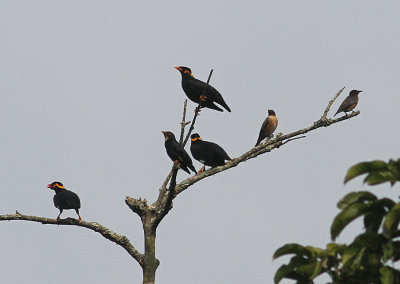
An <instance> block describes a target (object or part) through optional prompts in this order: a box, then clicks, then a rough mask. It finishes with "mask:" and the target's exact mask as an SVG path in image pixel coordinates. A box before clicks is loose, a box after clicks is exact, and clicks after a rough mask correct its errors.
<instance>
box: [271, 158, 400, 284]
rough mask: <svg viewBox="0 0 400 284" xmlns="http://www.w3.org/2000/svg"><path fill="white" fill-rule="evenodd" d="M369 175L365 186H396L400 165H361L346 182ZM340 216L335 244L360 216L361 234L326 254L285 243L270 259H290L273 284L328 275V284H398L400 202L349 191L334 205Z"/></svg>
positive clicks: (330, 247) (334, 227)
mask: <svg viewBox="0 0 400 284" xmlns="http://www.w3.org/2000/svg"><path fill="white" fill-rule="evenodd" d="M363 174H367V176H366V177H365V179H364V182H365V183H367V184H369V185H375V184H379V183H384V182H390V184H391V185H392V186H393V185H394V184H395V183H396V182H397V181H400V160H397V161H394V160H390V161H389V162H388V163H386V162H383V161H372V162H362V163H359V164H356V165H354V166H352V167H351V168H350V169H349V170H348V171H347V174H346V177H345V183H346V182H347V181H349V180H351V179H353V178H355V177H357V176H360V175H363ZM337 207H338V208H339V209H340V212H339V213H338V215H337V216H336V217H335V219H334V220H333V222H332V225H331V238H332V240H335V239H336V238H337V237H338V236H339V235H340V233H341V232H342V231H343V230H344V229H345V227H346V226H347V225H349V224H350V223H351V222H352V221H353V220H355V219H357V218H359V217H361V218H363V221H364V231H363V232H362V233H361V234H359V235H358V236H356V237H355V238H354V240H353V242H352V243H350V244H337V243H329V244H328V245H327V246H326V248H325V249H320V248H316V247H312V246H302V245H299V244H295V243H292V244H286V245H284V246H282V247H281V248H279V249H278V250H276V252H275V254H274V259H276V258H278V257H280V256H283V255H292V258H291V259H290V261H289V264H284V265H282V266H281V267H280V268H279V269H278V270H277V272H276V274H275V278H274V281H275V283H279V282H280V281H281V280H282V279H283V278H288V279H293V280H296V281H297V282H296V283H299V284H300V283H314V280H315V278H317V277H318V276H320V275H322V274H324V273H325V274H327V275H329V277H330V278H331V280H332V282H331V283H332V284H345V283H346V284H352V283H354V284H355V283H382V284H394V283H400V270H398V269H396V268H395V263H396V262H397V261H399V260H400V240H399V239H400V230H399V229H398V227H399V223H400V202H399V203H396V202H395V201H393V200H391V199H389V198H380V199H379V198H378V197H377V196H375V195H374V194H372V193H370V192H368V191H358V192H350V193H348V194H346V195H345V196H344V197H343V198H342V199H341V200H340V201H339V202H338V203H337Z"/></svg>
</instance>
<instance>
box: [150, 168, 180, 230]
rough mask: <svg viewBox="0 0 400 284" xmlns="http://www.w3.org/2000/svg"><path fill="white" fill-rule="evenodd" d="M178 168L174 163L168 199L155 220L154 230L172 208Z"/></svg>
mask: <svg viewBox="0 0 400 284" xmlns="http://www.w3.org/2000/svg"><path fill="white" fill-rule="evenodd" d="M178 169H179V168H178V167H177V166H176V165H175V164H174V167H173V169H172V173H173V174H172V177H171V183H170V184H169V188H168V191H167V193H166V194H167V195H168V196H167V199H166V201H165V202H164V205H163V206H162V208H161V210H160V211H159V213H158V214H157V215H156V218H155V219H154V221H153V228H154V230H155V229H156V228H157V227H158V224H160V222H161V220H162V219H163V218H164V217H165V215H167V214H168V212H169V211H170V210H171V209H172V200H173V199H174V197H175V186H176V175H177V173H178Z"/></svg>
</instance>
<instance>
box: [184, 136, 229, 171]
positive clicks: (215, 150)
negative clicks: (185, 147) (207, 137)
mask: <svg viewBox="0 0 400 284" xmlns="http://www.w3.org/2000/svg"><path fill="white" fill-rule="evenodd" d="M190 138H191V140H192V144H191V145H190V152H191V153H192V156H193V158H195V159H196V160H198V161H199V162H200V163H202V164H203V165H205V166H210V167H217V166H222V165H225V160H231V158H230V157H229V156H228V154H227V153H226V152H225V150H224V149H222V147H221V146H219V145H218V144H215V143H213V142H208V141H203V140H202V139H201V138H200V135H199V134H197V133H194V134H192V135H191V136H190Z"/></svg>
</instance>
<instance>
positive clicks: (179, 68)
mask: <svg viewBox="0 0 400 284" xmlns="http://www.w3.org/2000/svg"><path fill="white" fill-rule="evenodd" d="M174 68H175V69H177V70H179V71H180V72H182V68H181V67H179V66H176V67H174Z"/></svg>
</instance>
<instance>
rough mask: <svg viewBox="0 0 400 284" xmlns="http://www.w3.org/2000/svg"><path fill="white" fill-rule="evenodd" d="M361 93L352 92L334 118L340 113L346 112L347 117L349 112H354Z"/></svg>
mask: <svg viewBox="0 0 400 284" xmlns="http://www.w3.org/2000/svg"><path fill="white" fill-rule="evenodd" d="M361 92H362V91H358V90H352V91H350V93H349V95H348V96H347V98H345V99H344V101H343V102H342V104H341V105H340V107H339V109H338V110H337V112H336V113H335V115H334V116H333V117H335V116H336V115H337V114H338V113H339V112H344V113H345V114H346V115H347V112H348V111H351V110H353V109H354V108H355V107H356V106H357V104H358V94H359V93H361Z"/></svg>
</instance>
